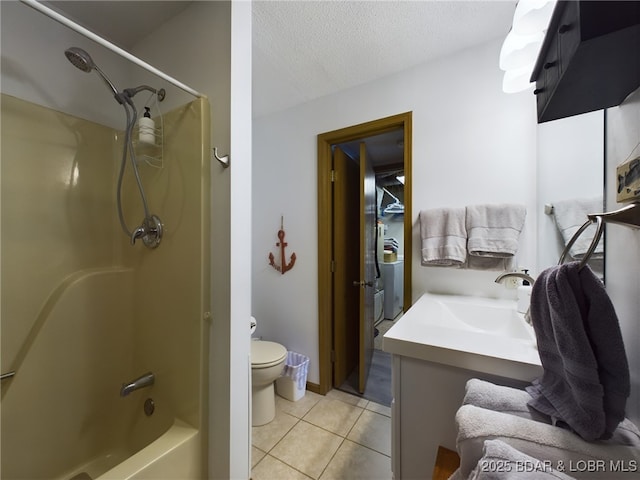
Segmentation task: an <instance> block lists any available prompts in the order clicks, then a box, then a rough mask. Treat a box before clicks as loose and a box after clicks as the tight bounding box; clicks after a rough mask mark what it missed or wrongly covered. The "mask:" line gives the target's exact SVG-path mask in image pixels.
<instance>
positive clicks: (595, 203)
mask: <svg viewBox="0 0 640 480" xmlns="http://www.w3.org/2000/svg"><path fill="white" fill-rule="evenodd" d="M601 211H603V208H602V197H597V198H580V199H572V200H561V201H558V202H555V203H554V204H553V217H554V218H555V220H556V226H557V227H558V231H559V232H560V235H562V240H563V241H564V244H565V245H567V244H568V243H569V241H570V240H571V237H573V235H574V234H575V233H576V232H577V231H578V229H579V228H580V227H581V226H582V225H583V224H584V223H585V222H586V221H587V220H588V219H589V217H588V216H587V215H588V214H590V213H599V212H601ZM595 234H596V224H595V223H594V224H592V225H589V226H588V227H587V228H586V230H585V231H584V232H582V235H580V237H578V239H577V240H576V242H575V243H574V244H573V246H572V247H571V249H570V250H569V254H570V255H571V256H572V257H573V258H574V259H576V260H581V259H582V257H584V254H585V253H587V250H588V249H589V246H590V245H591V241H592V240H593V237H594V236H595ZM603 255H604V243H603V242H602V238H601V239H600V241H599V242H598V245H597V246H596V249H595V250H594V252H593V254H592V255H591V258H592V259H596V258H602V257H603Z"/></svg>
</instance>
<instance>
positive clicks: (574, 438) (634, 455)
mask: <svg viewBox="0 0 640 480" xmlns="http://www.w3.org/2000/svg"><path fill="white" fill-rule="evenodd" d="M456 424H457V426H458V436H457V439H456V446H457V450H458V453H459V454H460V469H459V471H458V472H457V478H461V479H466V478H469V474H470V473H471V471H472V470H473V469H474V467H475V466H476V465H477V464H478V461H479V460H480V459H481V458H482V455H483V447H484V443H485V441H486V440H494V439H495V440H501V441H503V442H505V443H507V444H509V445H511V446H512V447H513V448H515V449H517V450H519V451H520V452H523V453H525V454H527V455H529V456H531V457H534V458H537V459H539V460H542V461H546V462H550V463H549V464H550V465H551V466H552V467H554V468H558V467H559V466H561V465H564V466H565V467H566V466H568V465H569V462H572V463H573V464H574V465H576V464H578V462H584V461H586V460H605V461H606V462H607V466H610V464H609V463H608V462H609V460H614V463H615V462H619V463H618V465H640V448H638V445H639V443H638V442H639V441H640V438H639V436H638V434H640V432H638V430H637V428H635V425H633V424H632V423H631V422H630V421H629V420H625V421H624V422H623V423H622V424H620V426H619V427H618V430H621V428H623V427H624V428H625V432H623V434H622V435H618V434H617V432H618V431H616V434H615V435H614V437H613V438H612V439H611V440H607V441H599V442H587V441H585V440H583V439H582V438H580V437H579V436H578V435H576V434H574V433H573V432H570V431H569V430H564V429H562V428H559V427H555V426H553V425H548V424H546V423H542V422H536V421H532V420H529V419H526V418H522V417H518V416H514V415H510V414H508V413H502V412H494V411H492V410H487V409H484V408H481V407H476V406H474V405H463V406H462V407H460V408H459V409H458V412H457V413H456ZM569 473H571V472H569ZM584 473H585V472H582V474H583V475H584ZM632 475H633V474H632ZM576 476H578V475H576ZM580 476H582V475H580ZM590 478H607V480H610V479H613V478H623V479H628V478H631V477H630V476H629V472H622V471H619V472H617V473H616V472H613V471H611V470H607V471H606V472H605V477H594V476H593V475H592V476H591V477H590Z"/></svg>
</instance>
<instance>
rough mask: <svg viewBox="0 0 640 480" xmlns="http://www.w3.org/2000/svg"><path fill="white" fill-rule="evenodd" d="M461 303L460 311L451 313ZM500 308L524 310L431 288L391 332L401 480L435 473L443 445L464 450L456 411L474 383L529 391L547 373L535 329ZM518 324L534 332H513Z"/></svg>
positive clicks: (394, 433)
mask: <svg viewBox="0 0 640 480" xmlns="http://www.w3.org/2000/svg"><path fill="white" fill-rule="evenodd" d="M456 306H457V307H458V308H459V310H456V311H457V312H458V313H455V314H453V316H451V314H450V313H446V311H447V309H449V308H452V307H456ZM483 307H485V308H486V310H484V312H483ZM494 309H495V310H494ZM504 309H507V310H504ZM500 311H502V313H505V311H511V312H512V314H513V315H518V314H516V313H515V312H516V303H515V302H514V301H512V300H495V299H478V298H476V297H465V296H456V295H435V294H429V293H425V294H424V295H422V296H421V297H420V298H419V299H418V300H417V301H416V302H415V303H414V304H413V306H411V308H409V309H408V310H407V311H406V312H405V314H404V315H403V316H402V317H401V318H400V319H398V320H397V321H396V322H395V324H394V326H393V327H391V329H389V331H388V332H387V333H386V334H385V335H384V337H383V349H384V350H385V351H386V352H388V353H391V364H392V366H391V389H392V395H393V400H392V402H391V469H392V471H393V478H394V480H409V479H417V478H431V473H432V471H433V467H434V464H435V460H436V455H437V451H438V447H439V446H443V447H445V448H448V449H450V450H455V449H456V434H457V429H456V423H455V415H456V411H457V410H458V408H460V406H461V405H462V400H463V398H464V394H465V385H466V383H467V381H468V380H470V379H471V378H479V379H482V380H487V381H489V382H492V383H495V384H498V385H506V386H510V387H516V388H524V387H525V386H526V385H528V384H530V383H531V381H532V380H534V379H535V378H538V377H539V376H540V375H541V374H542V366H541V364H540V357H539V355H538V351H537V349H536V343H535V339H534V335H533V329H531V332H529V329H530V328H531V327H528V326H524V325H525V324H524V318H522V319H520V320H518V319H517V318H519V317H517V318H516V317H514V316H513V315H505V316H504V317H502V316H501V318H502V320H497V318H494V314H495V315H498V313H499V312H500ZM449 312H451V311H449ZM518 321H521V322H522V324H523V328H525V332H529V333H527V335H526V336H520V337H518V335H516V334H515V331H516V330H512V329H511V328H512V327H515V326H516V325H517V322H518ZM471 324H473V325H475V327H472V326H471ZM494 327H495V328H494ZM500 332H503V333H500ZM507 332H510V333H507Z"/></svg>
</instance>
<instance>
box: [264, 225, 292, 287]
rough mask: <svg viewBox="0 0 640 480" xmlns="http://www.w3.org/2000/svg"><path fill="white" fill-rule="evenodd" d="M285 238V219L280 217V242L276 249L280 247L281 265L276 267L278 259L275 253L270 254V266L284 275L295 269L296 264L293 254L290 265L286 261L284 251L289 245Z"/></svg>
mask: <svg viewBox="0 0 640 480" xmlns="http://www.w3.org/2000/svg"><path fill="white" fill-rule="evenodd" d="M284 236H285V233H284V217H280V230H278V240H280V241H279V242H278V243H276V247H280V265H276V261H275V260H276V259H275V256H274V255H273V253H269V265H271V266H272V267H273V268H275V269H276V270H277V271H279V272H280V273H281V274H282V275H284V274H285V273H286V272H288V271H289V270H291V269H292V268H293V265H294V264H295V263H296V254H295V253H292V254H291V258H290V260H291V261H290V262H289V263H287V262H286V260H285V258H286V255H285V253H284V249H285V247H287V246H288V245H289V244H288V243H287V242H285V241H284Z"/></svg>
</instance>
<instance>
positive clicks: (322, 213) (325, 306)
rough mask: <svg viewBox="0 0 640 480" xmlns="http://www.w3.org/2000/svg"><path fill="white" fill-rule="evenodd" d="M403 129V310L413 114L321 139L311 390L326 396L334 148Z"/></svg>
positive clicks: (407, 292)
mask: <svg viewBox="0 0 640 480" xmlns="http://www.w3.org/2000/svg"><path fill="white" fill-rule="evenodd" d="M398 128H402V129H403V132H404V152H403V155H404V159H403V160H404V170H405V173H404V177H405V180H404V192H405V195H404V258H405V261H404V287H403V290H404V291H403V309H404V310H405V311H406V310H407V309H408V308H409V307H410V306H411V257H412V234H413V233H412V213H411V212H412V210H411V203H412V202H411V197H412V195H411V192H412V162H411V150H412V148H411V145H412V112H405V113H400V114H398V115H393V116H391V117H386V118H381V119H378V120H373V121H371V122H365V123H361V124H359V125H354V126H351V127H346V128H341V129H339V130H334V131H332V132H327V133H323V134H321V135H318V334H319V371H320V383H319V385H317V388H314V387H316V386H311V390H314V391H316V392H317V393H321V394H323V395H324V394H325V393H327V392H328V391H329V390H331V389H332V388H333V385H332V383H333V382H332V378H331V377H332V365H331V347H332V339H333V325H332V316H333V288H332V283H333V282H332V273H331V261H332V258H331V257H332V249H331V245H332V239H333V225H332V221H331V213H332V209H333V203H332V195H331V190H332V185H331V161H332V152H331V146H332V145H335V144H338V143H344V142H351V141H354V140H360V139H363V138H366V137H371V136H373V135H379V134H381V133H386V132H389V131H392V130H396V129H398Z"/></svg>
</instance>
